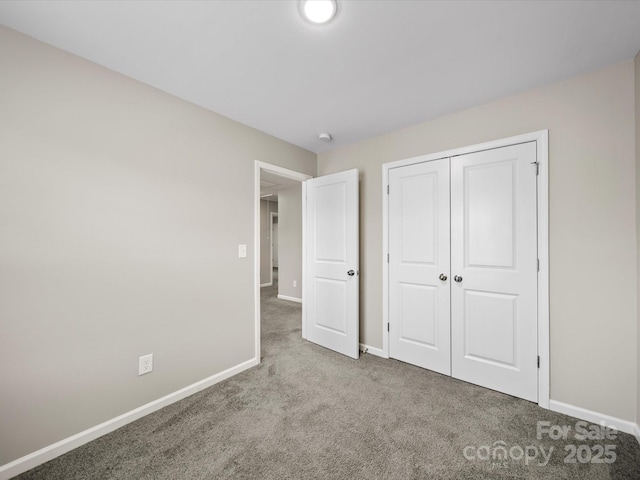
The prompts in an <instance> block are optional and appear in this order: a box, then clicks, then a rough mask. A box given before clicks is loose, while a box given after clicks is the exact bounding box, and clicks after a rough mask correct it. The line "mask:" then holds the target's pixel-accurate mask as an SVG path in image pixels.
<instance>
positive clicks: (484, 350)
mask: <svg viewBox="0 0 640 480" xmlns="http://www.w3.org/2000/svg"><path fill="white" fill-rule="evenodd" d="M535 162H536V144H535V142H530V143H524V144H520V145H513V146H508V147H503V148H497V149H493V150H487V151H483V152H478V153H472V154H468V155H462V156H458V157H454V158H452V160H451V274H452V276H453V278H452V280H453V281H452V282H451V336H452V375H453V376H454V377H456V378H459V379H461V380H465V381H467V382H471V383H475V384H478V385H482V386H485V387H488V388H492V389H494V390H498V391H501V392H504V393H507V394H511V395H514V396H517V397H520V398H524V399H527V400H531V401H537V399H538V383H537V331H538V330H537V240H536V238H537V235H536V166H535V165H534V163H535Z"/></svg>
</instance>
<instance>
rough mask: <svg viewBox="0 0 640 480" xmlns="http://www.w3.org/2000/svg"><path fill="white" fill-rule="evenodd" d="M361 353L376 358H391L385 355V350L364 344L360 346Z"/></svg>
mask: <svg viewBox="0 0 640 480" xmlns="http://www.w3.org/2000/svg"><path fill="white" fill-rule="evenodd" d="M360 352H361V353H368V354H370V355H375V356H376V357H382V358H389V356H388V355H385V354H384V350H382V349H381V348H376V347H372V346H371V345H365V344H364V343H361V344H360Z"/></svg>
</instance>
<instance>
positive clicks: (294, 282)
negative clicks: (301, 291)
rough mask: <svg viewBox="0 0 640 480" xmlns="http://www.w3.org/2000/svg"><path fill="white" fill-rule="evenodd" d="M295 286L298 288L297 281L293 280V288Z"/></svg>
mask: <svg viewBox="0 0 640 480" xmlns="http://www.w3.org/2000/svg"><path fill="white" fill-rule="evenodd" d="M297 286H298V281H297V280H294V281H293V288H296V287H297Z"/></svg>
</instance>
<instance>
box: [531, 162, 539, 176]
mask: <svg viewBox="0 0 640 480" xmlns="http://www.w3.org/2000/svg"><path fill="white" fill-rule="evenodd" d="M531 165H535V166H536V175H540V163H539V162H531Z"/></svg>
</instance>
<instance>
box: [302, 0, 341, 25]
mask: <svg viewBox="0 0 640 480" xmlns="http://www.w3.org/2000/svg"><path fill="white" fill-rule="evenodd" d="M337 12H338V4H337V3H336V0H300V13H301V14H302V17H303V18H304V19H305V20H308V21H309V22H311V23H315V24H316V25H322V24H324V23H327V22H329V21H330V20H331V19H333V17H335V16H336V13H337Z"/></svg>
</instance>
